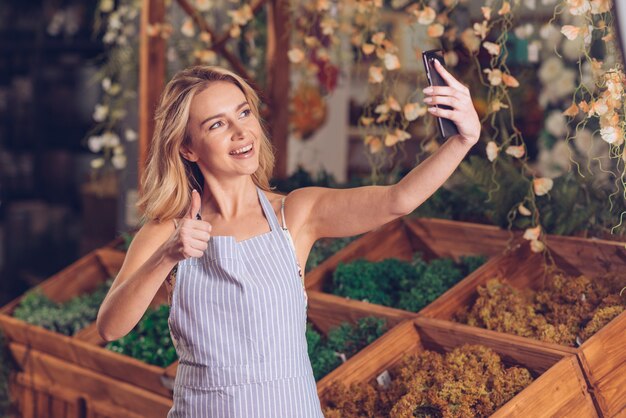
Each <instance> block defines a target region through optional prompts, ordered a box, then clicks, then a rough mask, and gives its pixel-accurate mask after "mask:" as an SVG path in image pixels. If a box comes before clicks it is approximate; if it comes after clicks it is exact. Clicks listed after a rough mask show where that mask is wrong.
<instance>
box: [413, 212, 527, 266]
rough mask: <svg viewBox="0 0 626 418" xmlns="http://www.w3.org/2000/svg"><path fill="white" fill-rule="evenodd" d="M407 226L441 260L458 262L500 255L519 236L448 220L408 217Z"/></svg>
mask: <svg viewBox="0 0 626 418" xmlns="http://www.w3.org/2000/svg"><path fill="white" fill-rule="evenodd" d="M405 222H406V225H407V228H408V229H409V231H410V232H411V234H412V235H415V236H417V237H419V238H420V239H421V240H422V241H423V242H425V243H427V244H428V246H429V247H430V248H431V249H432V251H433V252H434V253H436V254H437V256H438V257H451V258H454V259H455V260H459V258H460V257H461V256H463V255H485V256H489V257H491V256H495V255H499V254H501V253H502V251H503V250H504V248H506V246H507V244H513V240H514V239H515V238H516V236H519V233H517V234H514V233H512V232H510V231H507V230H504V229H501V228H498V227H496V226H492V225H483V224H475V223H470V222H458V221H450V220H447V219H434V218H412V217H406V218H405Z"/></svg>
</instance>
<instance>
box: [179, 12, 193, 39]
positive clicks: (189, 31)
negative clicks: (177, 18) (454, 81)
mask: <svg viewBox="0 0 626 418" xmlns="http://www.w3.org/2000/svg"><path fill="white" fill-rule="evenodd" d="M180 33H182V34H183V35H185V36H186V37H188V38H191V37H193V36H194V35H195V34H196V28H195V27H194V25H193V20H191V18H190V17H188V18H186V19H185V21H184V22H183V25H182V26H181V27H180Z"/></svg>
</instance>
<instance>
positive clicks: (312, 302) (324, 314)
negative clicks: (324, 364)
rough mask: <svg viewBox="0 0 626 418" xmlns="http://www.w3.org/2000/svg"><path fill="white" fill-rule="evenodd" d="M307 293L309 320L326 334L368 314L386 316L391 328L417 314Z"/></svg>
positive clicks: (325, 294) (322, 294)
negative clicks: (342, 324) (343, 323)
mask: <svg viewBox="0 0 626 418" xmlns="http://www.w3.org/2000/svg"><path fill="white" fill-rule="evenodd" d="M307 294H308V296H309V299H308V317H309V320H310V321H311V322H313V324H314V325H315V326H316V327H317V328H318V329H319V330H320V331H322V332H323V333H325V334H327V333H328V331H329V330H330V329H331V328H334V327H337V326H339V325H340V324H341V323H342V322H352V323H355V322H357V321H358V320H359V319H361V318H363V317H366V316H376V317H379V318H385V319H386V320H387V325H388V326H389V327H390V328H391V327H393V326H395V325H397V324H399V323H400V322H402V321H405V320H406V319H410V318H414V317H416V315H417V314H415V313H413V312H408V311H403V310H400V309H392V308H388V307H386V306H381V305H374V304H371V303H366V302H361V301H357V300H350V299H346V298H342V297H339V296H335V295H329V294H327V293H321V292H316V291H314V290H310V291H308V292H307Z"/></svg>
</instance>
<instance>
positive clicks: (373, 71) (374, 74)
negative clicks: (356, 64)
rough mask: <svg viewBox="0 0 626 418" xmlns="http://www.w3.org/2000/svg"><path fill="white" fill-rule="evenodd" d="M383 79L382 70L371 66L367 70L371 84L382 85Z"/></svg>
mask: <svg viewBox="0 0 626 418" xmlns="http://www.w3.org/2000/svg"><path fill="white" fill-rule="evenodd" d="M384 79H385V76H384V75H383V69H382V68H380V67H377V66H375V65H372V66H371V67H370V69H369V82H370V83H372V84H377V83H382V82H383V80H384Z"/></svg>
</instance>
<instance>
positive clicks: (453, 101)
mask: <svg viewBox="0 0 626 418" xmlns="http://www.w3.org/2000/svg"><path fill="white" fill-rule="evenodd" d="M435 62H436V64H435V65H436V68H437V70H438V71H439V73H440V74H441V76H442V77H443V78H444V80H446V82H447V83H448V86H445V87H443V86H441V87H429V88H426V89H424V93H425V94H426V95H427V96H428V97H426V98H425V99H424V102H425V103H427V104H428V105H429V106H431V107H429V109H428V110H429V111H430V113H432V114H433V115H434V116H438V117H444V118H448V119H450V120H452V121H453V122H454V123H455V124H456V126H457V128H458V130H459V135H455V136H452V137H450V138H448V140H447V141H446V142H445V143H444V144H443V145H442V146H441V147H440V148H439V149H438V150H437V151H436V152H435V153H434V154H433V155H431V156H430V157H428V158H427V159H426V160H425V161H423V162H422V163H421V164H420V165H418V166H417V167H415V168H414V169H413V170H411V171H410V172H409V173H408V174H407V175H406V176H404V178H402V179H401V180H400V181H399V182H398V183H396V184H394V185H391V186H365V187H357V188H352V189H328V188H322V187H307V188H302V189H298V190H295V191H293V192H292V193H291V194H290V195H289V196H288V198H287V199H288V200H291V203H290V204H291V207H292V208H293V209H294V210H297V211H299V212H300V213H305V214H306V221H305V222H306V225H307V232H308V234H309V236H311V237H312V239H313V240H316V239H318V238H323V237H344V236H352V235H357V234H361V233H364V232H367V231H371V230H372V229H375V228H377V227H379V226H381V225H384V224H386V223H387V222H390V221H392V220H394V219H396V218H398V217H400V216H404V215H406V214H408V213H410V212H412V211H413V210H415V208H417V207H418V206H419V205H421V204H422V203H423V202H424V201H425V200H426V199H428V198H429V197H430V196H431V195H432V194H433V193H434V192H435V191H436V190H437V189H438V188H439V187H441V185H443V183H444V182H445V181H446V179H448V177H450V175H451V174H452V173H453V172H454V170H455V169H456V168H457V166H458V165H459V164H460V163H461V161H462V160H463V158H464V157H465V155H466V154H467V152H468V151H469V150H470V149H471V147H472V146H473V145H474V144H476V142H478V138H479V136H480V121H479V119H478V115H477V114H476V110H475V109H474V106H473V104H472V100H471V97H470V93H469V89H468V88H467V87H465V86H464V85H463V84H461V83H459V82H458V81H457V80H456V79H455V78H454V77H452V75H450V73H448V72H447V71H446V70H445V68H443V66H442V65H441V64H439V62H438V61H435ZM434 105H448V106H450V107H451V108H452V109H449V110H448V109H441V108H439V107H434Z"/></svg>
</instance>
